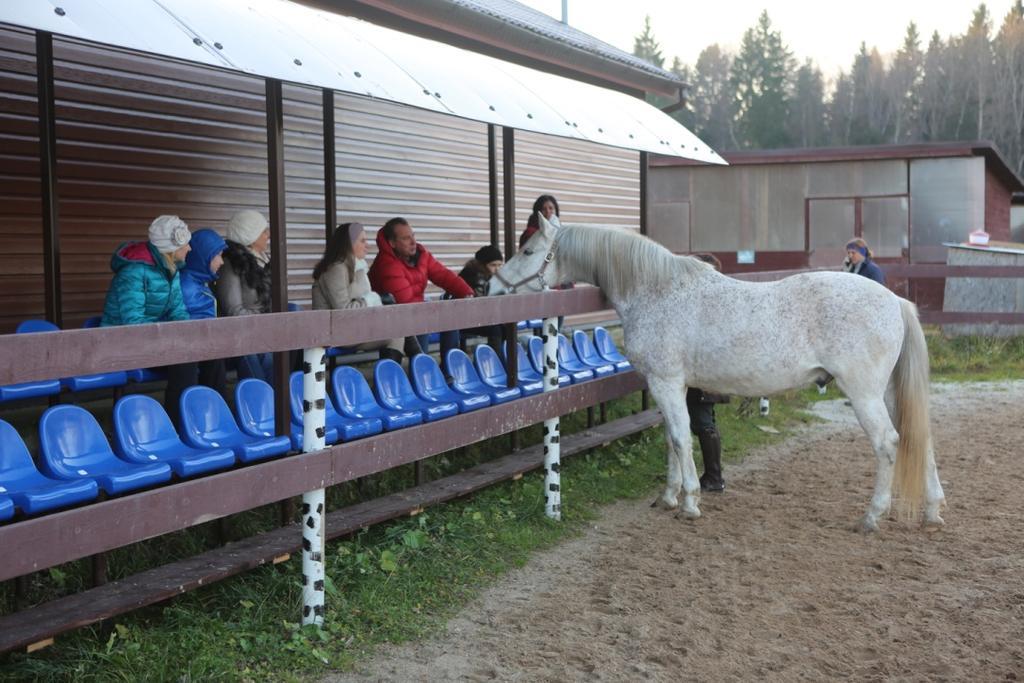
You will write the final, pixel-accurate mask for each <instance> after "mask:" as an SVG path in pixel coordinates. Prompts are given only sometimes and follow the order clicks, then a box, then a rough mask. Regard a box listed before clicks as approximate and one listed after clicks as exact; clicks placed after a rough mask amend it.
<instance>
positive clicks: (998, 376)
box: [925, 328, 1024, 382]
mask: <svg viewBox="0 0 1024 683" xmlns="http://www.w3.org/2000/svg"><path fill="white" fill-rule="evenodd" d="M925 336H926V338H927V340H928V354H929V356H930V357H931V364H932V377H933V378H934V379H936V380H939V381H946V382H965V381H975V382H978V381H987V380H1003V379H1020V378H1022V377H1024V337H977V336H971V337H955V338H947V337H944V336H943V335H942V334H941V333H940V332H939V330H938V329H937V328H930V329H926V330H925Z"/></svg>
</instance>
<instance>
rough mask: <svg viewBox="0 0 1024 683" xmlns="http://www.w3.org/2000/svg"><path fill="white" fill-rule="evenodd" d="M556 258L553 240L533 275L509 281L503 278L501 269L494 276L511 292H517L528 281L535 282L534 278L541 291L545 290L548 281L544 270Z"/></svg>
mask: <svg viewBox="0 0 1024 683" xmlns="http://www.w3.org/2000/svg"><path fill="white" fill-rule="evenodd" d="M554 260H555V244H554V242H552V243H551V249H549V250H548V253H547V254H545V255H544V262H543V263H541V264H540V268H538V269H537V272H536V273H534V274H533V275H527V276H526V277H524V278H523V279H522V280H518V281H516V282H509V281H508V280H506V279H505V278H503V277H502V276H501V271H498V272H497V273H495V274H494V277H496V278H498V282H500V283H501V284H503V285H505V288H506V289H507V290H508V293H509V294H515V293H516V290H517V289H519V288H520V287H522V286H523V285H525V284H526V283H528V282H533V281H534V280H536V281H537V282H539V283H540V291H544V290H545V289H547V288H548V283H547V282H546V281H545V280H544V271H545V270H547V269H548V266H549V265H551V262H552V261H554Z"/></svg>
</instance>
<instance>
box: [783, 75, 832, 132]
mask: <svg viewBox="0 0 1024 683" xmlns="http://www.w3.org/2000/svg"><path fill="white" fill-rule="evenodd" d="M789 114H790V116H789V136H790V139H791V140H792V141H793V144H795V145H797V146H799V147H817V146H819V145H823V144H825V79H824V77H823V76H822V75H821V70H820V69H818V67H817V66H815V65H814V62H812V61H811V60H810V59H808V60H807V61H805V62H804V63H803V64H802V65H801V66H800V68H799V69H797V72H796V78H794V80H793V99H792V102H791V104H790V111H789Z"/></svg>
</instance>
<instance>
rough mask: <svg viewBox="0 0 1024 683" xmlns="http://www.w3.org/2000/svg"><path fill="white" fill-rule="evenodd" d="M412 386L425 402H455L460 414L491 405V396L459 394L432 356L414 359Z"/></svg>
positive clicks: (421, 356) (421, 355)
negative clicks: (445, 377) (446, 380)
mask: <svg viewBox="0 0 1024 683" xmlns="http://www.w3.org/2000/svg"><path fill="white" fill-rule="evenodd" d="M412 384H413V388H415V389H416V394H417V395H418V396H419V397H420V398H422V399H423V400H424V401H433V402H436V403H450V402H452V401H454V402H455V404H456V405H458V406H459V412H460V413H468V412H470V411H471V410H478V409H480V408H486V407H487V406H489V405H491V395H490V394H477V395H475V396H474V395H470V394H458V393H456V392H454V391H452V388H451V387H450V386H448V384H447V383H446V382H445V381H444V373H442V372H441V368H440V366H438V364H437V361H435V360H434V358H433V357H432V356H429V355H427V354H425V353H420V354H417V355H416V356H415V357H414V358H413V359H412Z"/></svg>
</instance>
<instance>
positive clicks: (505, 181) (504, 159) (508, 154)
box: [487, 126, 519, 451]
mask: <svg viewBox="0 0 1024 683" xmlns="http://www.w3.org/2000/svg"><path fill="white" fill-rule="evenodd" d="M492 129H493V126H490V127H488V136H487V151H488V154H490V155H491V157H490V158H491V166H490V171H491V177H492V185H491V188H492V189H491V192H492V195H491V242H492V243H493V244H495V245H497V239H498V229H497V227H498V209H497V201H496V197H497V193H498V180H497V169H496V168H495V162H494V154H495V152H494V149H493V147H494V143H495V140H494V135H493V130H492ZM501 164H502V200H503V206H504V209H505V212H504V213H505V216H504V218H505V220H504V226H503V227H504V233H505V234H504V237H505V250H504V251H505V259H506V260H508V259H510V258H512V255H513V254H515V253H516V131H515V129H514V128H502V136H501ZM503 329H504V336H505V358H506V362H505V368H506V371H507V374H508V384H509V386H515V385H516V383H517V382H518V380H519V351H518V350H517V349H516V346H517V345H518V344H519V340H518V339H517V338H516V324H515V322H510V323H508V324H506V325H504V326H503ZM509 438H510V440H511V447H512V450H513V451H517V450H519V433H518V432H517V431H513V432H512V434H511V436H510V437H509Z"/></svg>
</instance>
